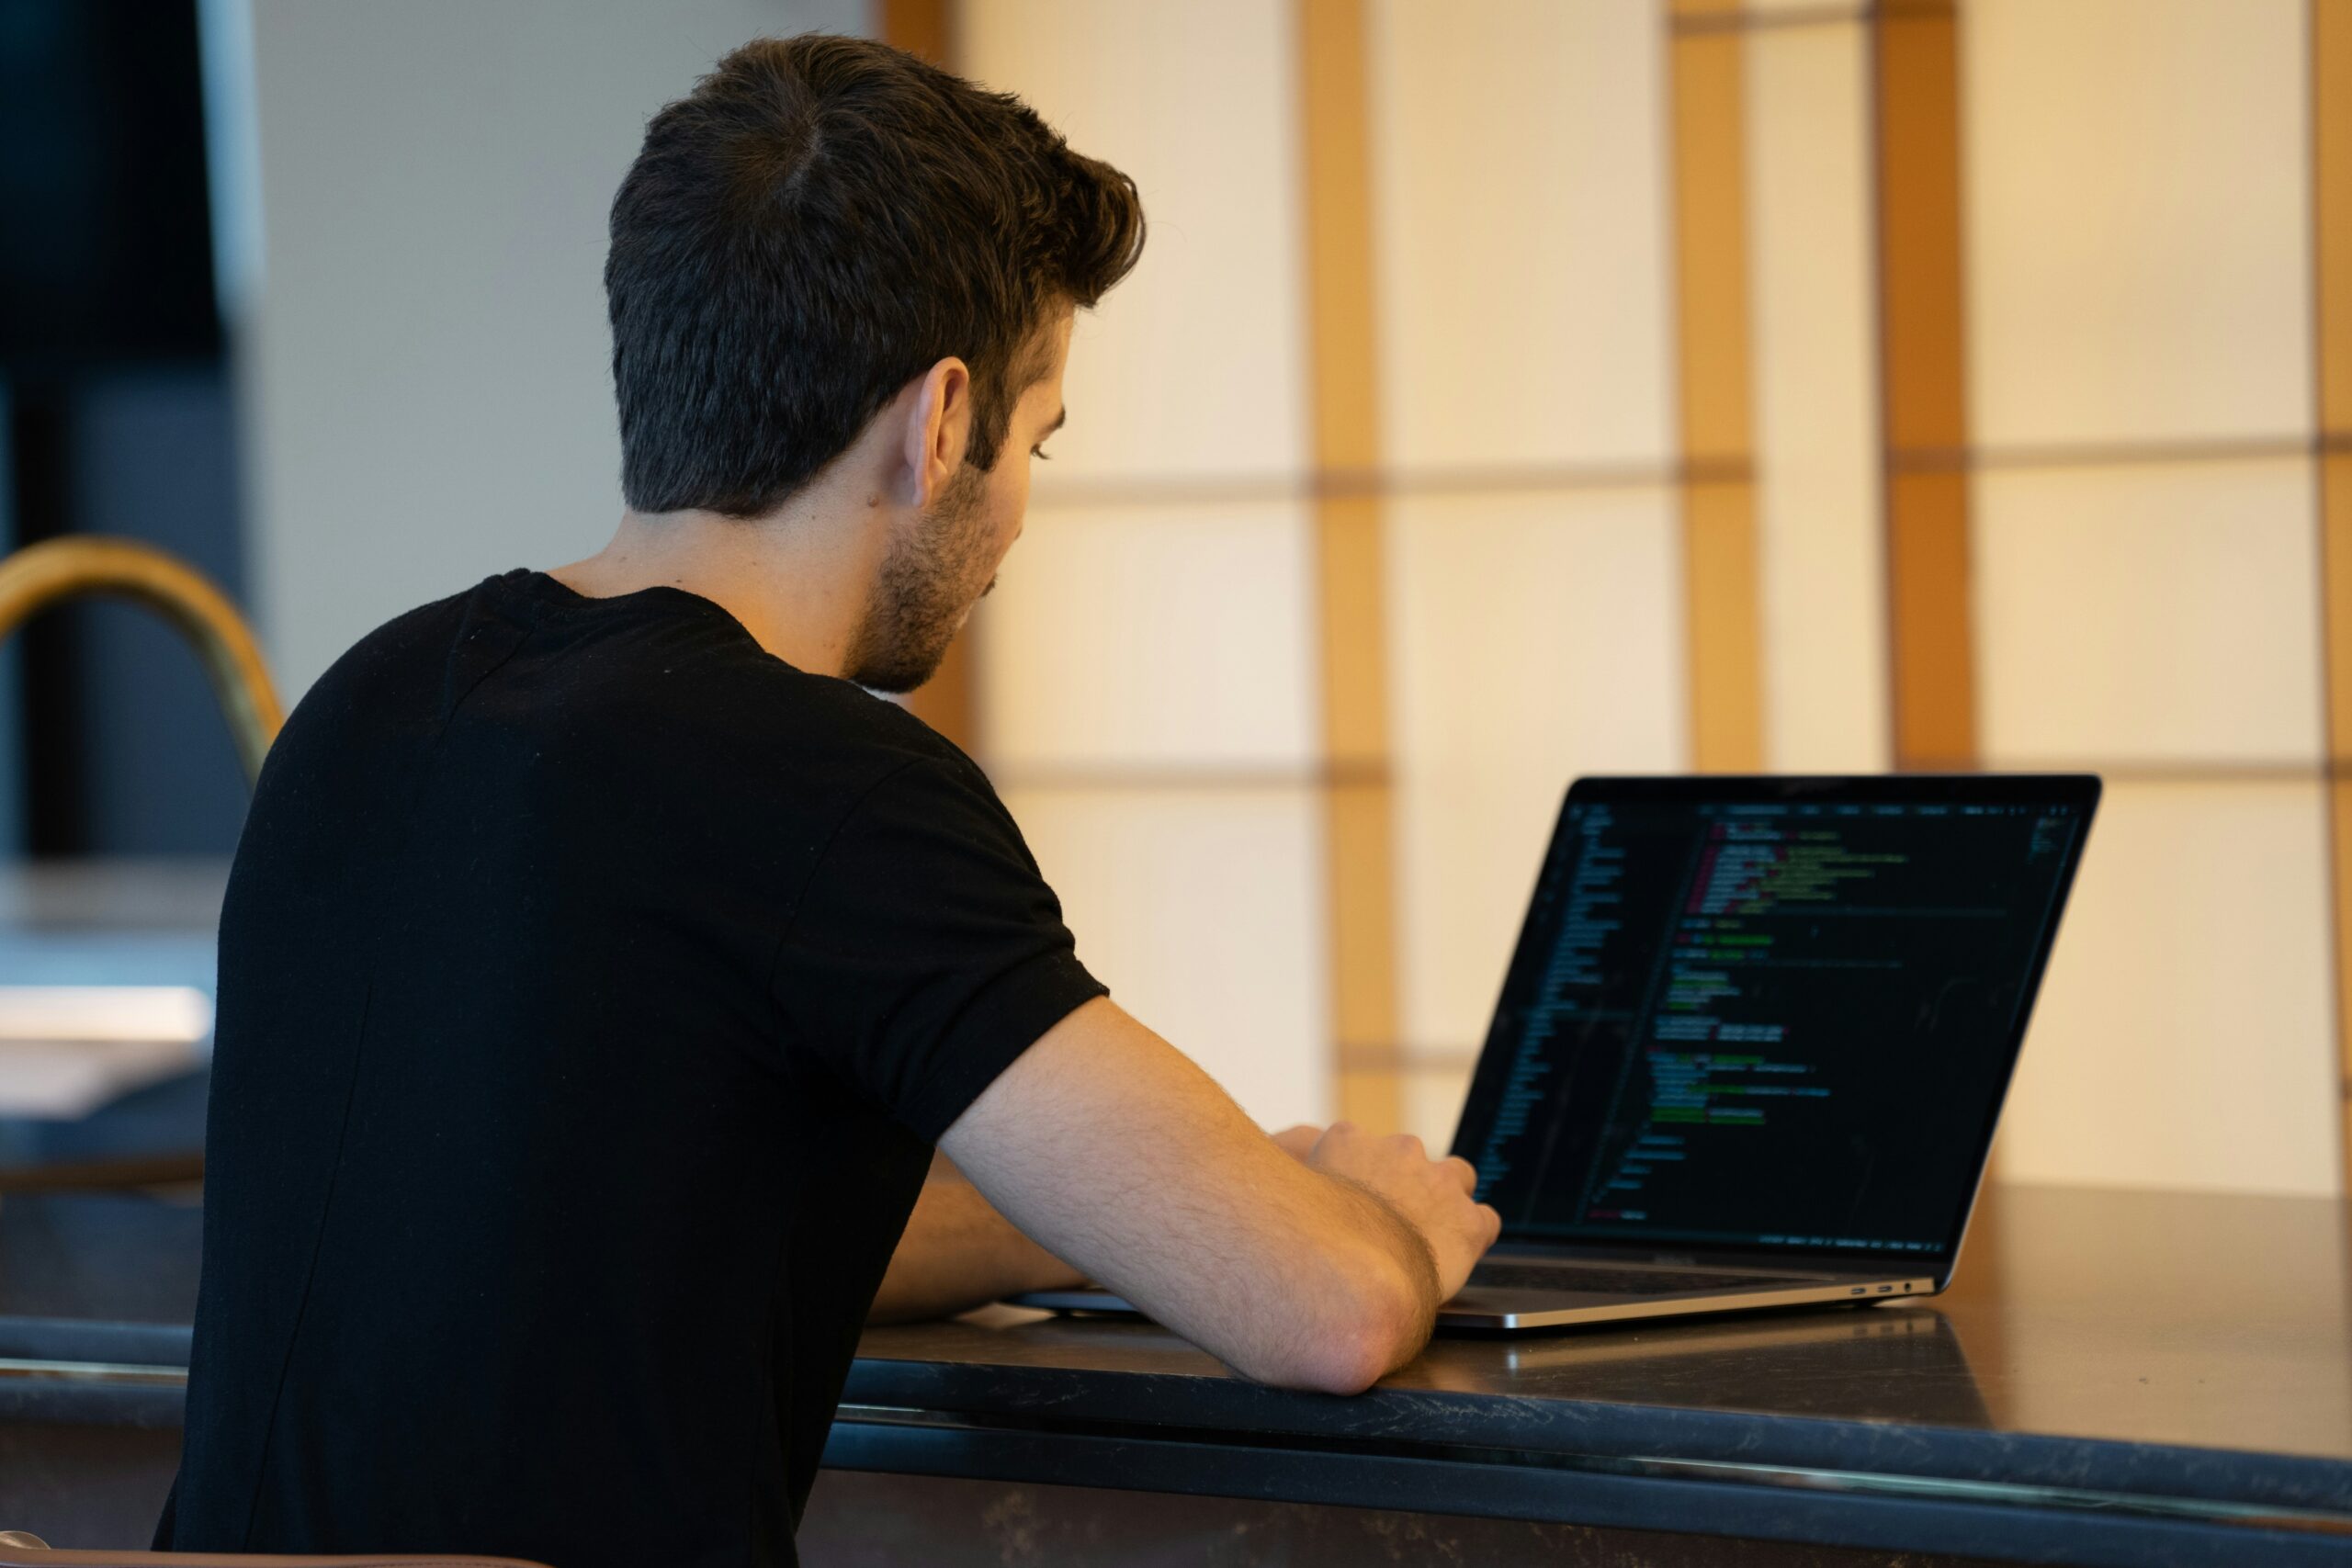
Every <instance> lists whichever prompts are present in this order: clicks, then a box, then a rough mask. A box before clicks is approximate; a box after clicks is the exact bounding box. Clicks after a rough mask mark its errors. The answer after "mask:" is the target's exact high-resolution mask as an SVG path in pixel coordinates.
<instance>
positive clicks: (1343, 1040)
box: [1297, 0, 1403, 1129]
mask: <svg viewBox="0 0 2352 1568" xmlns="http://www.w3.org/2000/svg"><path fill="white" fill-rule="evenodd" d="M1297 15H1298V35H1297V36H1298V53H1299V73H1300V74H1299V87H1300V117H1301V124H1302V131H1303V137H1304V149H1303V151H1304V158H1303V160H1302V170H1301V172H1302V175H1304V178H1305V181H1306V191H1305V193H1304V196H1305V201H1306V268H1307V275H1306V318H1307V333H1308V355H1309V361H1308V362H1309V376H1310V382H1309V384H1310V386H1311V387H1312V389H1313V410H1314V418H1313V428H1314V435H1315V452H1314V457H1315V466H1316V468H1317V471H1318V472H1322V473H1327V474H1328V473H1331V472H1334V471H1347V472H1357V473H1370V472H1373V471H1374V470H1375V469H1376V468H1377V465H1378V463H1379V458H1380V410H1379V397H1378V391H1379V381H1378V371H1379V347H1378V342H1379V340H1378V337H1377V335H1376V334H1377V327H1378V321H1377V311H1376V308H1375V304H1374V297H1373V271H1372V247H1373V239H1372V153H1371V141H1370V134H1371V118H1370V110H1369V107H1368V105H1367V103H1366V97H1367V91H1368V89H1367V67H1368V63H1369V62H1368V60H1367V58H1366V44H1365V37H1364V15H1363V0H1298V13H1297ZM1315 541H1316V584H1317V611H1318V615H1319V619H1320V625H1321V653H1322V683H1323V693H1322V695H1323V746H1324V756H1325V758H1326V761H1327V765H1328V781H1329V782H1328V785H1327V789H1326V794H1325V811H1324V822H1325V840H1324V849H1325V854H1326V857H1327V863H1328V866H1329V871H1328V877H1329V908H1330V932H1331V950H1330V952H1331V956H1330V963H1331V987H1330V997H1331V1031H1332V1038H1333V1044H1334V1049H1335V1052H1336V1057H1337V1059H1336V1063H1335V1067H1336V1072H1337V1081H1338V1085H1339V1111H1340V1115H1341V1116H1343V1117H1345V1118H1347V1119H1348V1120H1350V1121H1353V1122H1360V1123H1362V1124H1363V1125H1365V1126H1368V1127H1376V1128H1382V1129H1386V1128H1393V1127H1395V1126H1397V1124H1398V1123H1399V1122H1400V1121H1401V1120H1402V1116H1403V1094H1402V1088H1401V1083H1400V1078H1399V1074H1398V1072H1397V1066H1396V1053H1395V1047H1396V1043H1397V983H1396V970H1397V965H1396V945H1397V939H1396V931H1397V900H1396V870H1395V854H1396V851H1395V843H1394V838H1393V834H1394V829H1395V821H1396V802H1395V798H1394V792H1393V790H1392V788H1391V786H1390V784H1389V768H1388V763H1389V743H1388V683H1387V648H1386V639H1385V636H1384V632H1383V624H1382V605H1383V590H1382V581H1383V576H1384V572H1385V563H1384V561H1383V558H1382V557H1383V548H1384V547H1383V540H1382V534H1381V506H1380V502H1379V500H1378V498H1377V497H1376V496H1372V495H1363V494H1352V495H1344V496H1342V495H1331V494H1324V495H1321V496H1319V498H1318V499H1317V502H1315Z"/></svg>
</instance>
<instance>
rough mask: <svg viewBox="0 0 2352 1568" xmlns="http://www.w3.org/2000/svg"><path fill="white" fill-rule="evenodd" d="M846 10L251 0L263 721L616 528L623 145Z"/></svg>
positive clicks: (248, 353)
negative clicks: (426, 606)
mask: <svg viewBox="0 0 2352 1568" xmlns="http://www.w3.org/2000/svg"><path fill="white" fill-rule="evenodd" d="M865 25H866V7H865V5H864V4H862V3H861V0H662V4H660V5H646V4H643V3H642V0H400V3H399V4H397V5H384V4H338V5H325V4H318V3H316V0H256V3H255V6H254V56H255V70H254V92H255V100H256V114H257V118H258V124H259V141H260V164H261V203H262V213H263V231H264V256H263V271H262V278H261V284H260V290H259V294H258V298H257V301H256V305H257V308H256V309H255V310H254V312H253V316H252V319H251V321H250V323H249V330H248V333H247V335H246V336H245V338H244V341H243V344H242V345H241V352H242V356H243V378H244V387H245V392H246V401H247V428H248V431H249V436H248V440H249V443H250V452H249V459H248V469H247V471H248V474H249V476H250V479H249V482H250V485H251V497H252V503H253V508H254V513H253V515H254V522H253V529H254V532H253V534H252V536H251V539H250V541H249V543H250V559H251V560H252V561H253V562H254V593H255V596H256V598H257V601H258V605H257V607H258V610H259V613H260V616H261V622H262V636H263V639H264V642H265V644H266V647H267V649H268V651H269V654H270V659H271V664H272V667H273V669H274V670H275V671H276V672H277V677H278V679H279V681H280V682H281V683H282V684H283V686H284V688H285V691H286V694H287V696H288V700H289V701H290V700H291V699H292V698H294V697H295V696H298V695H299V694H300V693H301V691H302V690H303V689H304V688H306V687H307V686H308V685H309V684H310V683H311V681H312V680H313V679H315V678H316V677H317V675H318V674H319V672H320V671H322V670H323V669H324V668H325V667H326V666H327V665H328V664H329V663H330V662H332V661H333V660H334V659H335V657H336V656H337V655H339V654H340V653H341V652H342V651H343V649H345V648H346V647H347V646H349V645H350V644H351V643H352V642H353V641H354V640H356V638H357V637H360V636H361V635H362V634H364V633H365V632H367V631H368V630H369V629H370V628H371V627H374V626H378V625H379V624H380V623H382V622H383V621H385V620H387V619H389V618H390V617H391V616H393V615H398V614H399V613H400V612H401V611H403V610H405V609H408V608H410V607H411V606H413V605H415V604H421V603H423V602H424V601H425V600H428V599H433V598H437V597H440V596H441V595H443V594H447V593H451V592H457V591H458V589H460V588H463V587H465V586H467V585H468V584H469V583H471V582H473V581H476V580H478V579H480V578H481V577H483V576H485V575H487V574H489V573H491V572H493V571H499V570H504V569H506V568H509V567H515V566H539V567H545V566H553V565H557V564H560V562H563V561H567V560H571V559H575V558H578V557H580V556H582V555H585V554H587V553H588V552H589V551H591V550H593V549H594V548H595V547H598V546H600V545H602V544H603V543H604V541H605V537H606V536H608V534H609V533H610V531H611V529H612V526H613V525H614V523H615V522H616V520H617V519H618V517H619V512H620V490H619V467H620V444H619V438H618V435H617V433H616V426H615V418H614V412H613V400H612V384H611V374H610V370H609V367H608V362H607V356H608V354H609V344H608V340H607V334H606V332H605V302H604V288H603V268H604V258H605V213H606V209H607V208H608V207H609V205H610V203H611V201H612V197H613V192H614V190H615V188H616V186H618V185H619V183H620V178H621V175H622V174H623V172H624V171H625V170H626V169H627V168H628V163H629V160H630V159H631V158H632V157H634V156H635V155H636V152H637V147H638V141H639V137H640V136H641V135H642V133H643V130H644V125H645V121H646V119H647V118H648V117H649V116H650V115H651V114H652V113H653V111H654V110H656V109H657V108H659V107H661V106H662V104H664V103H666V102H668V101H669V100H671V99H673V98H675V97H679V96H683V95H684V94H685V93H686V92H687V91H688V90H689V89H691V88H692V86H693V85H694V82H695V77H697V76H698V75H700V74H701V73H703V72H705V71H707V69H709V67H710V65H711V63H712V62H714V61H715V60H717V58H718V56H719V55H720V54H723V53H724V52H726V51H728V50H729V49H731V48H733V47H734V46H735V45H737V44H740V43H741V42H743V41H744V40H746V39H751V38H754V37H758V36H761V35H763V34H785V33H793V32H800V31H805V30H809V29H815V28H821V29H825V30H829V31H834V32H857V31H863V30H864V29H865Z"/></svg>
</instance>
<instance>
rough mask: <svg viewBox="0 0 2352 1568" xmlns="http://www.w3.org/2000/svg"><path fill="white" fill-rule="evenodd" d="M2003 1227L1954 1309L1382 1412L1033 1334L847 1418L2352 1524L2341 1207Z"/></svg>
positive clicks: (1755, 1328) (1979, 1254) (1653, 1357)
mask: <svg viewBox="0 0 2352 1568" xmlns="http://www.w3.org/2000/svg"><path fill="white" fill-rule="evenodd" d="M2346 1250H2347V1249H2346V1215H2345V1211H2344V1208H2343V1206H2342V1205H2340V1204H2338V1203H2336V1202H2334V1201H2321V1200H2307V1199H2278V1198H2251V1197H2214V1196H2192V1195H2188V1194H2180V1193H2146V1192H2132V1193H2127V1192H2099V1191H2091V1190H2055V1189H2030V1188H2029V1189H2011V1190H2007V1191H2004V1192H2002V1193H2001V1194H1999V1195H1998V1196H1997V1197H1988V1199H1987V1201H1986V1203H1985V1213H1983V1214H1982V1216H1981V1218H1980V1224H1979V1227H1978V1228H1977V1229H1976V1230H1975V1231H1974V1232H1973V1234H1972V1237H1971V1241H1970V1250H1969V1252H1968V1254H1967V1256H1966V1257H1965V1258H1963V1260H1962V1266H1961V1272H1960V1276H1959V1279H1958V1280H1957V1281H1956V1284H1955V1288H1954V1289H1953V1290H1952V1291H1951V1292H1948V1293H1947V1294H1945V1295H1943V1296H1940V1297H1938V1298H1936V1299H1935V1300H1934V1302H1933V1303H1908V1304H1903V1305H1895V1304H1888V1305H1884V1306H1872V1307H1868V1308H1861V1309H1834V1310H1827V1311H1820V1310H1795V1311H1791V1312H1786V1313H1781V1314H1746V1315H1740V1316H1730V1317H1722V1318H1715V1319H1711V1320H1701V1321H1696V1322H1686V1323H1682V1324H1676V1325H1657V1326H1653V1327H1646V1328H1641V1327H1635V1328H1604V1329H1598V1330H1596V1329H1583V1330H1566V1331H1562V1332H1559V1333H1555V1334H1551V1335H1542V1336H1527V1337H1517V1338H1465V1337H1442V1338H1441V1339H1439V1340H1438V1341H1437V1342H1435V1343H1434V1344H1432V1345H1431V1347H1430V1349H1429V1350H1428V1351H1427V1352H1426V1353H1425V1354H1424V1355H1423V1356H1422V1357H1421V1359H1419V1360H1418V1361H1416V1362H1414V1363H1413V1364H1412V1365H1410V1366H1408V1367H1407V1368H1405V1369H1403V1370H1402V1371H1399V1372H1397V1373H1396V1374H1394V1375H1393V1376H1391V1377H1390V1378H1388V1379H1387V1380H1385V1382H1382V1383H1381V1385H1380V1386H1379V1388H1378V1389H1377V1390H1375V1391H1374V1393H1372V1394H1370V1395H1368V1396H1365V1397H1363V1398H1362V1399H1356V1400H1336V1399H1325V1398H1319V1397H1317V1396H1313V1395H1304V1394H1290V1393H1280V1392H1278V1391H1272V1390H1266V1389H1261V1388H1257V1387H1254V1386H1252V1385H1250V1384H1248V1383H1246V1382H1241V1381H1240V1380H1238V1379H1236V1378H1234V1377H1233V1376H1232V1375H1231V1374H1230V1373H1228V1372H1227V1371H1225V1370H1224V1369H1223V1368H1222V1367H1221V1366H1219V1365H1218V1364H1217V1363H1216V1361H1215V1360H1214V1359H1211V1358H1209V1357H1208V1356H1206V1355H1204V1354H1203V1353H1202V1352H1200V1351H1198V1350H1195V1349H1193V1348H1192V1347H1190V1346H1189V1345H1186V1344H1185V1343H1184V1342H1183V1341H1182V1340H1180V1339H1178V1338H1177V1337H1175V1336H1173V1335H1171V1334H1169V1333H1167V1332H1166V1331H1165V1330H1162V1329H1159V1328H1157V1327H1154V1326H1151V1325H1145V1324H1138V1323H1120V1322H1115V1321H1108V1320H1105V1321H1091V1322H1090V1321H1080V1320H1052V1319H1041V1318H1040V1317H1039V1315H1038V1314H1022V1313H1014V1312H1012V1311H1011V1310H1010V1309H994V1310H992V1311H991V1312H990V1313H989V1314H978V1315H976V1316H975V1317H971V1318H967V1319H963V1320H958V1321H956V1322H952V1323H941V1324H924V1325H907V1326H902V1327H892V1328H882V1329H876V1330H874V1331H872V1332H869V1333H868V1334H867V1335H866V1337H865V1344H864V1346H863V1348H862V1354H861V1358H860V1360H859V1362H858V1364H857V1367H856V1369H855V1371H854V1373H853V1374H852V1377H851V1381H850V1384H849V1387H848V1390H847V1392H846V1394H845V1398H846V1399H848V1400H850V1401H852V1402H855V1403H870V1404H877V1405H908V1404H915V1405H921V1406H923V1407H925V1408H933V1409H945V1410H955V1411H959V1412H983V1411H1007V1412H1023V1413H1032V1414H1038V1415H1046V1414H1050V1415H1053V1416H1056V1417H1057V1418H1058V1419H1061V1420H1075V1419H1082V1418H1083V1419H1091V1418H1098V1417H1099V1418H1102V1419H1115V1418H1124V1419H1126V1420H1141V1421H1148V1422H1152V1423H1159V1424H1178V1425H1185V1426H1204V1427H1233V1426H1247V1427H1251V1428H1253V1429H1261V1430H1268V1431H1282V1432H1287V1433H1295V1434H1312V1435H1324V1436H1330V1437H1350V1438H1399V1437H1409V1438H1413V1439H1414V1440H1416V1441H1421V1442H1434V1441H1444V1442H1453V1443H1463V1444H1476V1445H1481V1446H1486V1445H1493V1446H1499V1447H1509V1448H1514V1449H1553V1448H1559V1447H1576V1448H1584V1447H1589V1446H1591V1445H1595V1444H1605V1445H1607V1446H1609V1447H1611V1448H1612V1449H1616V1450H1623V1451H1634V1450H1640V1451H1644V1452H1648V1453H1653V1454H1668V1455H1673V1456H1677V1457H1692V1458H1697V1457H1705V1458H1709V1459H1715V1460H1727V1459H1739V1460H1743V1461H1748V1462H1754V1463H1770V1464H1793V1465H1805V1466H1815V1467H1830V1468H1836V1469H1840V1470H1856V1469H1859V1470H1871V1471H1883V1472H1895V1473H1905V1474H1916V1475H1938V1476H1943V1477H1949V1478H1951V1479H1955V1480H1989V1481H2001V1482H2007V1483H2020V1484H2042V1485H2052V1486H2073V1487H2087V1488H2094V1489H2098V1490H2113V1491H2120V1492H2133V1493H2143V1492H2161V1493H2164V1494H2166V1495H2174V1496H2179V1497H2198V1498H2210V1499H2216V1500H2229V1501H2233V1502H2239V1503H2244V1504H2247V1505H2254V1506H2266V1505H2267V1506H2300V1507H2312V1508H2322V1509H2327V1510H2330V1511H2338V1510H2340V1511H2345V1512H2346V1513H2352V1273H2347V1267H2346Z"/></svg>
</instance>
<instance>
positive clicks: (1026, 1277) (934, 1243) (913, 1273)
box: [866, 1155, 1082, 1323]
mask: <svg viewBox="0 0 2352 1568" xmlns="http://www.w3.org/2000/svg"><path fill="white" fill-rule="evenodd" d="M1081 1282H1082V1277H1081V1276H1080V1274H1079V1272H1078V1270H1077V1269H1072V1268H1071V1267H1070V1266H1069V1264H1067V1263H1064V1262H1063V1261H1062V1260H1061V1259H1060V1258H1056V1257H1055V1256H1054V1255H1053V1254H1052V1253H1050V1252H1047V1251H1046V1249H1045V1248H1044V1247H1039V1246H1038V1245H1037V1244H1036V1243H1035V1242H1034V1241H1031V1240H1030V1239H1029V1238H1028V1237H1027V1236H1025V1235H1022V1234H1021V1232H1020V1231H1019V1230H1018V1229H1017V1228H1015V1227H1014V1225H1013V1224H1012V1221H1011V1220H1008V1219H1006V1218H1005V1217H1004V1216H1003V1215H1002V1214H1000V1213H997V1212H996V1209H995V1207H994V1206H993V1205H992V1204H990V1203H989V1201H988V1200H987V1199H986V1198H983V1197H981V1196H980V1190H979V1189H978V1188H977V1187H975V1186H973V1185H972V1184H971V1183H970V1182H969V1181H967V1180H966V1179H964V1174H963V1172H961V1171H959V1170H957V1169H956V1167H955V1165H954V1163H953V1162H951V1161H950V1160H949V1159H948V1158H947V1156H944V1155H942V1156H940V1157H939V1158H938V1159H937V1160H936V1161H934V1162H933V1165H932V1169H931V1178H930V1179H929V1180H927V1181H925V1182H924V1183H923V1184H922V1197H920V1198H918V1199H916V1200H915V1209H914V1213H912V1214H910V1215H909V1216H908V1217H907V1230H906V1234H905V1235H902V1236H900V1237H899V1249H898V1250H897V1251H896V1252H894V1253H892V1254H891V1255H890V1270H889V1272H888V1274H885V1275H884V1276H883V1278H882V1289H881V1290H880V1291H879V1292H877V1293H876V1295H875V1298H874V1305H873V1307H872V1309H871V1310H870V1311H868V1312H867V1314H866V1321H867V1322H869V1323H909V1322H912V1321H914V1320H917V1319H920V1318H926V1317H944V1316H946V1315H947V1314H950V1313H957V1312H963V1311H965V1310H966V1309H967V1308H970V1307H976V1306H978V1305H980V1304H981V1303H984V1302H992V1301H995V1300H997V1299H998V1298H999V1297H1001V1296H1015V1295H1019V1294H1020V1293H1021V1292H1023V1291H1048V1290H1052V1289H1054V1288H1056V1287H1057V1286H1062V1285H1076V1284H1080V1283H1081Z"/></svg>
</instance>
